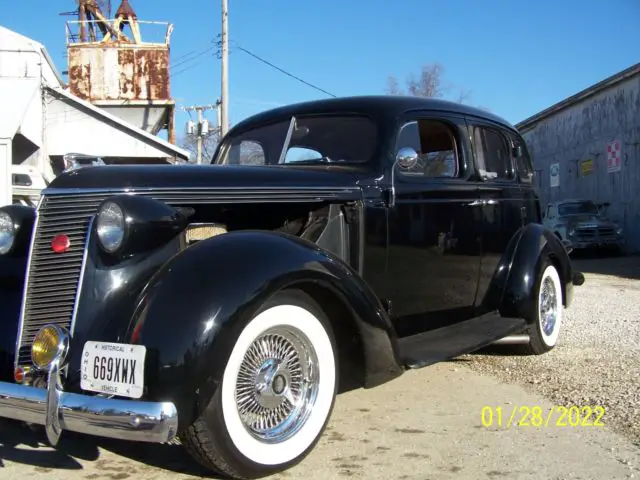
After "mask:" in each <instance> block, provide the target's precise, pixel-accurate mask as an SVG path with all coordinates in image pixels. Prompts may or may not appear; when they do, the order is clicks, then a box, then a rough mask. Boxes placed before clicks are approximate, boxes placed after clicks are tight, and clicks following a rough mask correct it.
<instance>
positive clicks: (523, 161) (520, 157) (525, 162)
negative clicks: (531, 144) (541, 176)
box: [509, 133, 533, 183]
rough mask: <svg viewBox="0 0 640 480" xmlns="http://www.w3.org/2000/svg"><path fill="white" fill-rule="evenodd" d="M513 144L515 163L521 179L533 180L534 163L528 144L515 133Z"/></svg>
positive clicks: (526, 181)
mask: <svg viewBox="0 0 640 480" xmlns="http://www.w3.org/2000/svg"><path fill="white" fill-rule="evenodd" d="M509 136H510V138H511V146H512V152H513V157H514V162H513V163H514V164H515V166H516V172H517V173H518V177H519V178H520V181H521V182H523V183H532V182H533V165H532V163H531V157H530V156H529V151H528V150H527V145H526V143H525V142H524V140H522V138H521V137H520V136H518V135H516V134H514V133H511V134H510V135H509Z"/></svg>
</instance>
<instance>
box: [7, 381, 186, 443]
mask: <svg viewBox="0 0 640 480" xmlns="http://www.w3.org/2000/svg"><path fill="white" fill-rule="evenodd" d="M51 373H53V372H50V375H49V378H50V380H51V379H52V378H51V377H52V375H51ZM56 373H57V372H56ZM56 376H57V375H55V374H54V375H53V377H56ZM55 384H56V382H51V381H50V382H49V387H48V388H47V389H44V388H37V387H29V386H25V385H18V384H15V383H6V382H0V417H6V418H13V419H15V420H21V421H23V422H28V423H35V424H38V425H44V426H45V429H46V431H47V438H48V439H49V442H50V443H51V444H52V445H54V446H55V445H56V444H57V442H58V439H59V437H60V433H62V431H64V430H68V431H72V432H78V433H84V434H88V435H97V436H101V437H109V438H118V439H121V440H132V441H140V442H157V443H162V442H168V441H169V440H171V439H173V437H175V435H176V431H177V428H178V412H177V410H176V407H175V406H174V405H173V403H170V402H141V401H136V400H119V399H112V398H104V397H98V396H90V395H81V394H77V393H70V392H64V391H62V390H61V388H60V387H59V384H58V386H56V387H52V385H55Z"/></svg>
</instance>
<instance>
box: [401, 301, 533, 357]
mask: <svg viewBox="0 0 640 480" xmlns="http://www.w3.org/2000/svg"><path fill="white" fill-rule="evenodd" d="M525 327H526V322H525V321H524V320H523V319H521V318H507V317H501V316H500V315H499V314H498V313H488V314H486V315H482V316H481V317H476V318H472V319H471V320H466V321H464V322H460V323H456V324H454V325H451V326H448V327H442V328H438V329H436V330H430V331H428V332H423V333H418V334H417V335H411V336H408V337H402V338H399V339H398V345H399V347H400V356H401V358H402V362H403V363H404V365H405V367H407V368H422V367H426V366H427V365H432V364H434V363H437V362H441V361H443V360H448V359H451V358H455V357H458V356H460V355H463V354H465V353H470V352H473V351H475V350H478V349H480V348H482V347H486V346H487V345H491V344H492V343H493V342H495V341H496V340H499V339H501V338H504V337H506V336H508V335H511V334H513V333H516V332H518V333H521V332H523V331H524V329H525Z"/></svg>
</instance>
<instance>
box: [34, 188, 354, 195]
mask: <svg viewBox="0 0 640 480" xmlns="http://www.w3.org/2000/svg"><path fill="white" fill-rule="evenodd" d="M252 190H254V191H263V192H272V191H285V192H295V193H300V192H316V191H320V192H336V193H338V192H357V191H360V187H357V186H354V185H345V186H343V187H259V186H255V187H248V186H243V187H227V186H225V187H180V186H172V187H141V188H130V187H129V188H47V189H45V190H43V194H45V195H80V196H81V195H92V194H104V193H113V194H122V193H128V194H136V193H184V192H189V193H191V192H193V193H197V192H212V193H224V192H247V191H249V192H251V191H252Z"/></svg>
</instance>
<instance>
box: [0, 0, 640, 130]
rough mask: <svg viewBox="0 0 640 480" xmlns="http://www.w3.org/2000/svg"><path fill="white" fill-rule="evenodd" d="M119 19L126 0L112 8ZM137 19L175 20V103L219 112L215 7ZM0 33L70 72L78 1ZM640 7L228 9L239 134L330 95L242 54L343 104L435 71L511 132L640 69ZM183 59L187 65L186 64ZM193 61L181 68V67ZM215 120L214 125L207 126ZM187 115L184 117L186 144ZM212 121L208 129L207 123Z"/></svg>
mask: <svg viewBox="0 0 640 480" xmlns="http://www.w3.org/2000/svg"><path fill="white" fill-rule="evenodd" d="M111 3H112V9H113V11H115V9H116V8H117V6H118V4H119V1H118V0H112V1H111ZM130 3H131V5H132V6H133V8H134V9H135V11H136V13H137V14H138V17H139V18H140V19H141V20H158V21H171V22H172V23H173V24H174V25H175V29H174V31H173V36H172V43H171V55H172V63H174V64H176V67H175V68H174V74H175V76H174V77H173V78H172V85H171V88H172V94H173V96H174V98H175V99H176V101H177V103H178V105H179V106H182V105H192V104H199V103H200V104H202V103H213V102H214V101H215V100H216V99H217V98H218V97H219V95H220V61H219V60H218V59H217V58H216V57H215V55H214V52H207V53H206V54H202V55H200V56H195V58H194V55H191V56H190V57H184V55H186V54H188V53H189V52H193V51H196V52H202V51H204V50H205V49H206V48H207V47H209V46H211V45H212V44H211V42H212V40H213V39H214V38H215V37H216V35H217V34H219V33H220V26H221V25H220V1H219V0H214V1H203V0H198V1H197V0H181V1H169V0H161V1H160V0H155V1H154V0H130ZM11 5H12V6H11V10H9V9H7V8H5V9H3V12H2V18H1V20H0V23H1V24H2V25H3V26H5V27H8V28H10V29H12V30H15V31H17V32H19V33H21V34H23V35H26V36H28V37H31V38H34V39H36V40H38V41H40V42H42V43H43V44H44V45H45V46H46V47H47V49H48V51H49V53H50V54H51V56H52V57H53V59H54V61H55V62H56V65H57V67H58V70H60V71H63V70H66V69H67V66H66V59H65V57H64V53H65V43H64V42H65V37H64V22H65V21H66V20H70V19H72V18H71V17H64V16H60V15H59V13H60V12H64V11H71V10H73V9H74V8H75V2H74V1H73V0H55V1H52V0H46V1H45V0H37V1H34V2H23V1H20V2H11ZM639 22H640V1H638V0H607V1H602V0H600V1H596V0H580V1H579V0H553V1H552V0H536V1H524V0H519V1H516V0H513V1H510V0H484V1H478V0H449V1H445V2H438V1H434V0H397V1H395V2H392V1H391V0H323V1H316V2H312V1H293V0H270V1H267V0H229V38H230V42H231V50H230V51H231V53H230V56H229V72H230V73H229V97H230V104H229V105H230V106H229V116H230V120H231V122H232V123H235V122H238V121H240V120H242V119H243V118H245V117H247V116H249V115H251V114H253V113H256V112H258V111H261V110H264V109H267V108H271V107H273V106H277V105H280V104H286V103H291V102H297V101H304V100H310V99H315V98H323V97H324V96H325V95H324V94H322V93H320V92H318V91H316V90H313V89H311V88H309V87H308V86H306V85H303V84H301V83H299V82H297V81H295V80H294V79H292V78H289V77H287V76H285V75H283V74H282V73H280V72H278V71H276V70H274V69H272V68H270V67H268V66H267V65H264V64H262V63H260V62H258V61H257V60H255V59H254V58H252V57H250V56H249V55H247V54H246V53H244V52H243V51H241V50H238V49H237V48H234V46H235V45H239V46H242V47H244V48H246V49H248V50H250V51H252V52H253V53H255V54H257V55H259V56H261V57H263V58H265V59H266V60H269V61H271V62H273V63H275V64H276V65H278V66H280V67H281V68H283V69H285V70H287V71H290V72H291V73H293V74H295V75H297V76H299V77H302V78H304V79H305V80H307V81H308V82H311V83H313V84H315V85H318V86H319V87H321V88H323V89H325V90H327V91H329V92H331V93H333V94H335V95H338V96H342V95H359V94H378V93H384V89H385V87H386V81H387V77H388V75H390V74H393V75H395V76H396V77H398V79H399V80H400V81H401V82H403V80H404V79H405V78H406V76H407V75H409V74H410V73H412V72H415V73H418V72H419V70H420V67H421V65H423V64H428V63H433V62H440V63H442V65H443V66H444V68H445V72H444V73H445V80H446V82H449V83H452V84H456V85H460V86H462V87H464V88H465V89H467V90H470V91H471V97H470V98H469V100H468V101H469V103H471V104H474V105H481V106H485V107H488V108H490V109H491V111H492V112H494V113H496V114H498V115H500V116H502V117H504V118H506V119H507V120H508V121H510V122H512V123H516V122H518V121H521V120H523V119H524V118H526V117H528V116H530V115H533V114H535V113H536V112H538V111H540V110H542V109H544V108H546V107H548V106H550V105H551V104H553V103H555V102H557V101H559V100H562V99H563V98H565V97H567V96H569V95H571V94H573V93H576V92H577V91H579V90H581V89H583V88H585V87H588V86H589V85H592V84H593V83H596V82H598V81H599V80H602V79H603V78H605V77H607V76H609V75H612V74H614V73H616V72H618V71H620V70H622V69H624V68H626V67H629V66H631V65H633V64H634V63H637V62H638V61H640V58H639V55H638V46H640V29H639V28H638V24H639ZM181 57H182V58H181ZM185 58H186V59H188V58H192V60H191V61H186V62H184V63H182V64H180V65H178V62H180V61H181V60H184V59H185ZM211 116H212V115H211ZM186 119H187V116H186V114H184V113H183V112H180V113H179V114H178V115H177V118H176V120H177V122H178V123H177V131H178V135H180V134H181V132H182V129H183V125H184V122H185V121H186ZM212 120H213V118H212Z"/></svg>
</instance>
